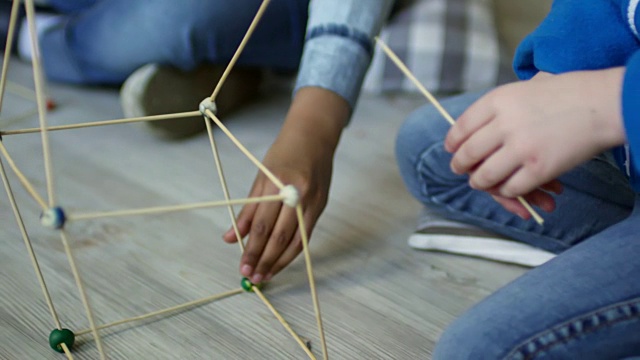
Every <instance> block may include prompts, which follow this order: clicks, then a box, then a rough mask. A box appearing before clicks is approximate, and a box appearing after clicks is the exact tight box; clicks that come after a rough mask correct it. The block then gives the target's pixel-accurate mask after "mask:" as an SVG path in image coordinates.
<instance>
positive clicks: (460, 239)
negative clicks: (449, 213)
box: [408, 208, 555, 267]
mask: <svg viewBox="0 0 640 360" xmlns="http://www.w3.org/2000/svg"><path fill="white" fill-rule="evenodd" d="M408 243H409V246H411V247H412V248H415V249H420V250H433V251H443V252H448V253H452V254H459V255H467V256H474V257H480V258H483V259H489V260H496V261H501V262H507V263H512V264H518V265H524V266H530V267H534V266H538V265H542V264H544V263H545V262H547V261H549V260H550V259H552V258H553V257H555V254H553V253H551V252H548V251H545V250H542V249H538V248H536V247H533V246H531V245H527V244H524V243H520V242H517V241H513V240H510V239H509V238H506V237H504V236H501V235H498V234H495V233H491V232H488V231H486V230H483V229H481V228H479V227H476V226H473V225H469V224H465V223H461V222H457V221H452V220H448V219H445V218H443V217H442V216H440V215H438V214H436V213H435V212H433V211H431V210H429V209H426V208H425V210H423V213H422V215H421V216H420V220H419V222H418V230H417V231H416V232H415V233H413V234H412V235H411V236H410V237H409V240H408Z"/></svg>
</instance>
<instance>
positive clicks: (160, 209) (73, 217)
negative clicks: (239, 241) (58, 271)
mask: <svg viewBox="0 0 640 360" xmlns="http://www.w3.org/2000/svg"><path fill="white" fill-rule="evenodd" d="M283 199H284V197H283V196H282V195H269V196H260V197H255V198H247V199H235V200H229V201H209V202H202V203H193V204H184V205H171V206H156V207H148V208H142V209H130V210H116V211H105V212H96V213H86V214H69V215H68V216H67V221H78V220H90V219H101V218H107V217H122V216H133V215H152V214H162V213H168V212H176V211H187V210H197V209H206V208H212V207H217V206H225V205H243V204H253V203H258V202H265V201H282V200H283Z"/></svg>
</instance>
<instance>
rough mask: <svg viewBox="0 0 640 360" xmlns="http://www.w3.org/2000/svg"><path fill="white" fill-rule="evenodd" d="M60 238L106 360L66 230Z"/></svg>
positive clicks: (98, 346) (99, 347) (100, 350)
mask: <svg viewBox="0 0 640 360" xmlns="http://www.w3.org/2000/svg"><path fill="white" fill-rule="evenodd" d="M60 238H61V239H62V246H63V247H64V251H65V252H66V253H67V259H68V260H69V265H70V266H71V272H72V273H73V277H74V279H75V280H76V285H77V286H78V292H79V293H80V299H81V300H82V305H84V310H85V312H86V313H87V319H88V320H89V326H90V328H91V332H92V333H93V338H94V339H95V341H96V347H97V348H98V353H99V354H100V360H105V359H106V357H105V355H104V349H103V348H102V340H101V339H100V333H99V332H98V329H97V328H96V322H95V320H94V317H93V311H92V310H91V305H89V299H88V298H87V293H86V291H85V289H84V285H83V284H82V279H81V278H80V273H79V272H78V268H77V267H76V262H75V260H74V259H73V253H72V252H71V247H70V246H69V240H68V239H67V234H66V233H65V231H64V230H61V231H60Z"/></svg>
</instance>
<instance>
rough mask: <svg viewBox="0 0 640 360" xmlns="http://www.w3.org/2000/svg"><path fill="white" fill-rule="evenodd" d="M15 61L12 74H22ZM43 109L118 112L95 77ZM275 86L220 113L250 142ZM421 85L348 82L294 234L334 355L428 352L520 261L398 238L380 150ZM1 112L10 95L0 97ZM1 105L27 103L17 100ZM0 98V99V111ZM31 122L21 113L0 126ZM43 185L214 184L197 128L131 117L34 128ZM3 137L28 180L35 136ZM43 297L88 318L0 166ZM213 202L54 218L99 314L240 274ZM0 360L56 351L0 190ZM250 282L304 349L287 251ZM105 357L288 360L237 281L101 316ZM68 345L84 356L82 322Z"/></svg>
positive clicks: (273, 121) (107, 199)
mask: <svg viewBox="0 0 640 360" xmlns="http://www.w3.org/2000/svg"><path fill="white" fill-rule="evenodd" d="M27 70H28V68H26V67H25V66H24V65H20V64H17V65H15V66H14V64H12V70H11V74H10V75H11V78H12V80H14V81H18V82H21V83H23V84H28V83H29V79H30V77H29V73H28V71H27ZM50 88H51V91H52V93H54V94H55V96H54V98H55V100H56V101H57V102H58V103H59V105H60V107H59V109H58V110H56V111H55V112H54V113H52V114H51V116H50V122H51V123H52V124H67V123H76V122H84V121H94V120H108V119H115V118H119V117H121V113H120V110H119V109H120V107H119V103H118V94H117V92H116V91H114V90H109V89H106V90H105V89H88V88H75V87H67V86H56V85H52V86H50ZM288 98H289V97H288V95H287V94H280V95H277V96H271V97H269V98H265V99H263V100H261V101H260V102H258V103H256V104H254V105H252V106H250V107H249V108H247V109H246V110H244V111H242V112H241V113H238V114H237V115H235V116H233V117H232V118H228V119H223V121H225V123H226V124H228V127H229V129H230V130H231V131H232V132H233V133H234V134H235V135H236V136H237V137H238V138H239V139H240V141H242V143H243V144H244V145H245V146H246V147H247V148H248V149H249V150H250V151H251V152H252V153H253V154H255V155H256V156H257V157H258V158H262V156H263V155H264V153H265V152H266V150H267V148H268V146H269V145H270V144H271V142H272V141H273V139H274V137H275V135H276V133H277V131H278V128H279V126H280V123H281V121H282V118H283V116H284V114H285V112H286V108H287V102H288ZM422 103H423V101H422V100H412V99H408V100H407V99H401V100H399V99H383V98H376V97H367V96H365V97H363V99H362V100H361V102H360V106H359V109H358V111H357V112H356V114H355V116H354V119H353V121H352V123H351V125H350V127H349V128H348V129H347V130H346V132H345V134H344V137H343V140H342V143H341V145H340V148H339V151H338V153H337V160H336V164H335V172H334V174H335V175H334V181H333V184H332V193H331V197H330V201H329V205H328V207H327V209H326V211H325V214H324V215H323V217H322V218H321V219H320V221H319V223H318V225H317V227H316V230H315V231H314V234H313V237H312V241H311V249H312V258H313V265H314V271H315V278H316V281H317V288H318V292H319V300H320V306H321V309H322V314H323V320H324V326H325V331H326V336H327V344H328V348H329V355H330V358H333V359H418V358H420V359H424V358H429V357H430V353H431V351H432V350H433V347H434V344H435V342H436V341H437V338H438V336H439V334H440V333H441V332H442V330H443V329H444V328H445V327H446V326H447V324H448V323H449V322H451V321H452V320H453V319H454V318H455V317H456V316H457V315H458V314H460V313H461V312H463V311H464V310H465V309H466V308H468V307H469V306H471V305H472V304H474V303H475V302H477V301H478V300H480V299H482V298H483V297H485V296H487V295H488V294H490V293H491V292H493V291H494V290H495V289H497V288H499V287H500V286H502V285H503V284H505V283H507V282H508V281H510V280H512V279H513V278H515V277H516V276H518V275H520V274H522V273H523V272H524V269H522V268H520V267H516V266H509V265H504V264H498V263H492V262H488V261H482V260H477V259H470V258H463V257H457V256H452V255H446V254H438V253H428V252H420V251H415V250H412V249H410V248H409V247H408V246H407V245H406V238H407V236H408V235H409V234H410V233H411V232H412V230H413V226H414V223H415V219H416V216H417V214H418V210H419V204H417V202H416V201H414V200H413V199H412V198H411V197H410V196H409V195H408V194H407V193H406V191H405V189H404V186H403V184H402V182H401V179H400V178H399V175H398V174H397V170H396V165H395V160H394V156H393V143H394V140H395V139H394V136H395V135H394V134H395V131H396V129H397V127H398V126H399V125H400V123H401V121H402V120H403V118H404V117H405V116H406V115H407V114H408V113H409V112H410V111H411V110H412V109H413V108H414V107H415V106H416V105H419V104H422ZM5 106H6V108H7V109H6V110H7V111H9V112H10V113H12V114H15V113H17V112H19V110H20V109H13V108H12V103H11V102H7V103H6V104H5ZM16 106H21V107H22V108H26V109H28V108H29V106H28V104H27V105H25V104H24V103H17V102H16ZM3 112H4V110H3ZM2 118H3V117H2V116H0V127H2V128H11V129H16V128H20V127H31V126H34V125H36V119H35V118H34V117H31V118H29V119H28V120H24V121H21V122H19V123H12V124H9V125H7V127H4V126H5V125H4V123H3V122H2V121H3V120H2ZM50 135H51V147H52V151H53V160H54V170H55V175H56V184H57V190H58V198H59V199H60V202H61V205H63V206H64V207H65V208H67V209H69V210H70V211H72V210H77V211H108V210H117V209H126V208H131V207H140V206H158V205H170V204H181V203H188V202H196V201H210V200H219V199H222V198H223V195H222V191H221V189H220V185H219V181H218V177H217V173H216V170H215V167H214V161H213V158H212V156H211V150H210V148H209V144H208V140H207V138H206V136H205V135H202V136H199V137H196V138H194V139H191V140H187V141H182V142H165V141H161V140H158V139H156V138H154V137H152V136H151V135H150V134H149V133H148V132H146V131H145V129H144V128H143V127H142V126H140V125H133V124H130V125H117V126H111V127H101V128H92V129H83V130H72V131H62V132H57V133H51V134H50ZM216 136H217V138H216V140H217V141H218V147H219V151H220V154H221V159H222V162H223V166H224V171H225V174H226V176H227V181H228V183H229V187H230V192H231V196H232V197H244V196H246V194H247V193H248V191H249V188H250V185H251V183H252V181H253V178H254V176H255V174H256V172H257V170H256V169H255V167H253V166H252V164H250V163H249V161H248V160H246V159H245V158H244V156H243V155H242V154H241V153H240V152H239V151H237V149H235V147H234V146H233V144H231V142H230V141H228V140H226V139H224V138H223V137H221V136H220V133H219V132H217V133H216ZM4 142H5V145H6V146H7V148H8V149H9V151H10V152H11V154H12V155H13V156H14V158H15V160H16V162H17V163H18V166H20V168H21V169H22V171H23V172H24V173H25V175H26V176H27V177H28V178H29V179H30V180H31V181H32V182H33V183H34V184H35V186H37V188H38V190H39V191H41V192H42V193H43V194H44V191H45V184H44V173H43V164H42V151H41V148H40V139H39V137H38V136H37V135H16V136H7V137H5V139H4ZM10 175H11V176H10V178H11V181H12V185H13V187H14V189H15V195H16V197H17V200H18V202H19V204H20V206H21V209H22V211H23V215H24V218H25V223H26V225H27V229H28V230H29V233H30V235H31V236H32V239H33V243H34V248H35V252H36V254H37V256H38V258H39V260H40V263H41V266H42V269H43V272H44V276H45V279H46V281H47V284H48V286H49V288H50V290H51V295H52V297H53V301H54V302H55V305H56V309H57V311H58V313H59V316H60V319H61V322H62V323H63V324H64V326H66V327H69V328H71V329H73V330H76V331H78V330H82V329H86V328H87V326H88V323H87V320H86V317H85V315H84V310H83V309H82V304H81V301H80V299H79V297H78V292H77V289H76V287H75V284H74V281H73V277H72V275H71V273H70V270H69V264H68V261H67V259H66V256H65V254H64V250H63V248H62V245H61V242H60V238H59V236H58V234H57V233H56V232H55V231H50V230H46V229H43V228H42V227H41V226H40V225H39V223H38V216H39V212H38V207H37V204H36V203H35V202H34V201H33V200H31V199H30V198H29V197H28V196H27V194H26V192H25V191H24V190H22V189H21V188H20V187H19V184H18V183H17V179H16V178H15V176H13V175H12V174H10ZM229 226H230V221H229V217H228V213H227V210H226V208H220V209H208V210H198V211H192V212H184V213H173V214H165V215H155V216H140V217H131V218H122V219H120V218H117V219H103V220H99V221H86V222H77V223H72V224H71V225H70V226H69V228H68V230H69V233H70V235H71V246H72V248H73V251H74V254H75V256H76V260H77V262H78V266H79V268H80V269H81V271H82V276H83V279H84V280H85V283H86V287H87V293H88V296H89V299H90V301H91V304H92V306H93V309H94V312H95V317H96V320H97V322H98V323H99V324H103V323H108V322H112V321H116V320H119V319H122V318H126V317H131V316H137V315H141V314H144V313H147V312H151V311H156V310H159V309H163V308H167V307H171V306H174V305H178V304H180V303H184V302H188V301H191V300H196V299H199V298H203V297H206V296H209V295H213V294H216V293H221V292H224V291H227V290H231V289H235V288H237V287H238V286H239V281H240V276H239V273H238V261H239V249H238V246H237V245H229V244H225V243H223V242H222V240H221V235H222V233H223V232H224V231H225V230H226V229H227V228H228V227H229ZM0 246H2V251H0V294H1V295H0V359H7V360H14V359H16V360H18V359H61V358H64V357H63V356H62V355H60V354H58V353H55V352H53V351H52V350H51V349H49V347H48V344H47V337H48V334H49V332H50V331H51V329H52V328H53V322H52V320H51V317H50V315H49V313H48V310H47V307H46V303H45V302H44V300H43V296H42V292H41V290H40V288H39V286H38V283H37V281H36V277H35V274H34V272H33V269H32V267H31V264H30V261H29V258H28V257H27V252H26V249H25V248H24V244H23V242H22V240H21V238H20V234H19V231H18V228H17V226H16V224H15V222H14V220H13V215H12V213H11V210H10V207H9V205H8V201H7V199H6V196H5V195H4V193H3V194H2V195H0ZM265 294H266V296H267V297H268V298H269V299H270V301H271V302H272V303H273V305H274V306H275V307H276V309H278V311H280V313H281V314H282V315H283V317H284V318H285V319H286V320H287V321H288V322H289V324H290V325H291V326H292V328H293V329H294V330H295V331H296V332H298V334H299V335H300V336H302V337H304V338H306V339H309V340H311V343H312V347H313V349H314V352H315V353H316V355H317V356H319V357H321V354H320V351H319V348H320V343H319V337H318V334H317V330H316V325H315V318H314V314H313V307H312V302H311V297H310V294H309V286H308V283H307V278H306V273H305V269H304V264H303V262H302V258H299V259H298V260H296V262H295V263H294V264H292V266H290V267H289V268H287V269H286V270H285V271H284V272H283V273H282V274H280V275H279V276H277V277H276V278H275V279H274V281H273V282H272V283H271V284H270V285H269V286H268V288H267V289H265ZM101 333H102V334H103V335H104V338H103V340H104V346H105V349H106V351H107V354H108V355H109V358H110V359H304V358H305V354H304V352H303V351H302V350H301V349H300V348H299V347H298V345H297V344H296V343H295V341H293V339H291V338H290V336H289V335H288V334H287V333H286V331H285V330H284V329H283V328H282V326H281V325H280V324H279V323H278V322H277V320H276V319H275V318H274V317H273V316H272V314H271V313H270V312H269V310H268V309H267V308H266V307H265V306H264V305H263V304H262V302H261V301H260V300H259V299H258V298H257V297H256V296H255V295H253V294H249V293H243V294H239V295H236V296H233V297H231V298H227V299H224V300H219V301H216V302H214V303H211V304H207V305H203V306H199V307H197V308H194V309H190V310H188V311H182V312H179V313H177V314H175V315H173V316H164V317H160V318H158V319H152V320H149V321H144V322H142V323H134V324H128V325H122V326H119V327H116V328H113V329H108V330H104V331H102V332H101ZM74 353H75V357H76V359H94V358H96V357H97V352H96V348H95V345H94V344H93V342H92V341H91V337H90V336H89V335H85V336H82V337H80V338H79V339H78V346H76V347H75V350H74Z"/></svg>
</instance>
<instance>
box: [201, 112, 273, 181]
mask: <svg viewBox="0 0 640 360" xmlns="http://www.w3.org/2000/svg"><path fill="white" fill-rule="evenodd" d="M205 115H206V116H207V117H208V118H209V119H211V120H213V122H215V123H216V125H218V127H219V128H220V130H222V131H223V132H224V133H225V134H226V135H227V137H229V139H230V140H231V141H232V142H233V143H234V144H235V145H236V147H237V148H238V149H239V150H240V151H242V153H243V154H244V155H245V156H246V157H248V158H249V160H251V162H252V163H253V164H254V165H255V166H257V167H258V169H259V170H260V171H262V173H263V174H264V175H265V176H266V177H268V178H269V180H271V182H273V184H274V185H275V186H276V187H278V189H280V190H282V188H284V184H283V183H282V181H280V179H278V178H277V177H276V176H275V175H274V174H273V173H272V172H271V171H269V169H267V167H266V166H264V165H263V164H262V163H261V162H260V161H258V159H256V157H255V156H253V154H251V152H249V150H247V148H246V147H244V145H242V144H241V143H240V141H238V139H237V138H236V137H235V136H233V134H232V133H231V132H230V131H229V129H227V127H226V126H224V125H223V124H222V121H220V119H218V117H217V116H216V115H215V114H214V113H213V112H211V110H209V109H207V110H206V111H205Z"/></svg>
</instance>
